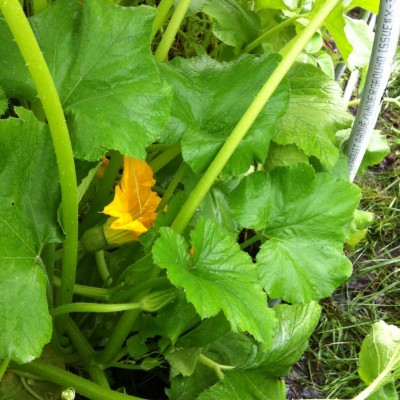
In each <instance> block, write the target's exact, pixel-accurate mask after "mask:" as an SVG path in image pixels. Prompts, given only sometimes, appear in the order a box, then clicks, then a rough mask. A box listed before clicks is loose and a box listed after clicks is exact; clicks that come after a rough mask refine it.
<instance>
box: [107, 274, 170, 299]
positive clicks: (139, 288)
mask: <svg viewBox="0 0 400 400" xmlns="http://www.w3.org/2000/svg"><path fill="white" fill-rule="evenodd" d="M168 283H169V279H168V278H167V277H165V276H163V277H161V278H154V279H148V280H147V281H144V282H142V283H138V284H137V285H135V286H133V287H130V288H128V289H125V290H123V291H122V292H119V293H114V294H112V295H111V297H110V301H112V302H114V303H118V302H120V301H126V300H128V299H132V298H133V296H136V295H137V294H139V293H142V292H144V291H145V290H148V289H159V288H161V287H163V286H165V285H166V284H168Z"/></svg>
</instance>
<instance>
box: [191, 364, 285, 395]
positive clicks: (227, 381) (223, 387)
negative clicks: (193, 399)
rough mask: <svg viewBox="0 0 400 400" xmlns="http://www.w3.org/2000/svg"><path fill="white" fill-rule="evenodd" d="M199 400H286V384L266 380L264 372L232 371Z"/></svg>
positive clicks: (279, 381) (274, 380)
mask: <svg viewBox="0 0 400 400" xmlns="http://www.w3.org/2000/svg"><path fill="white" fill-rule="evenodd" d="M197 399H198V400H217V399H218V400H233V399H235V400H243V399H252V400H285V399H286V389H285V382H284V381H281V380H277V379H266V378H265V375H264V373H263V372H262V371H257V370H254V371H231V372H226V373H225V378H224V379H223V380H222V381H220V382H218V383H217V384H215V385H214V386H211V387H210V388H209V389H206V390H205V391H204V392H202V393H201V394H200V396H199V397H197Z"/></svg>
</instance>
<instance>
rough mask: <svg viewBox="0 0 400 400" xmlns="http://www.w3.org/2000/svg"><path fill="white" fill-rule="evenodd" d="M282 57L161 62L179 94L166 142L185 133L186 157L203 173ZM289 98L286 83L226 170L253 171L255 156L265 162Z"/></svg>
mask: <svg viewBox="0 0 400 400" xmlns="http://www.w3.org/2000/svg"><path fill="white" fill-rule="evenodd" d="M278 61H279V56H277V55H269V56H263V57H255V56H252V55H245V56H242V57H239V58H238V59H237V60H235V61H232V62H229V63H219V62H217V61H215V60H213V59H211V58H209V57H196V58H192V59H175V60H173V61H172V62H170V63H168V64H162V65H160V69H161V72H162V75H163V77H164V78H165V79H166V80H167V81H168V82H169V83H170V84H171V85H172V86H173V88H174V92H175V97H174V101H173V105H172V111H171V120H170V122H169V123H168V125H167V127H166V132H165V134H164V136H163V138H162V140H163V141H164V142H169V143H173V142H176V141H178V140H180V138H181V137H182V136H183V139H182V153H183V158H184V160H185V161H186V162H187V163H188V164H189V165H190V166H191V167H192V168H193V170H194V171H196V172H197V173H201V172H203V171H204V170H205V169H206V168H207V167H208V165H209V164H210V162H211V161H212V160H213V159H214V157H215V155H216V154H217V152H218V151H219V149H220V148H221V147H222V145H223V144H224V143H225V141H226V139H227V137H228V136H229V134H230V133H231V131H232V130H233V128H234V127H235V125H236V124H237V123H238V121H239V119H240V118H241V116H242V115H243V113H244V112H245V111H246V109H247V107H248V106H249V105H250V104H251V102H252V101H253V99H254V97H255V96H256V94H257V93H258V91H259V90H260V89H261V87H262V85H263V84H264V82H265V80H266V79H267V78H268V76H270V75H271V73H272V72H273V70H274V69H275V67H276V65H277V63H278ZM232 82H235V84H234V85H233V84H232ZM288 97H289V92H288V87H287V82H286V81H285V82H283V83H281V84H280V86H279V87H278V88H277V90H276V91H275V93H274V94H273V96H272V97H271V99H270V100H269V102H268V104H267V105H266V106H265V107H264V109H263V111H262V112H261V113H260V115H259V117H258V118H257V120H256V121H255V123H254V124H253V125H252V127H251V128H250V130H249V132H248V133H247V135H246V137H245V138H244V139H243V140H242V141H241V143H240V144H239V146H238V148H237V150H236V151H235V153H234V154H233V155H232V157H231V159H230V161H229V162H228V163H227V165H226V167H225V169H224V172H225V173H227V174H234V175H239V174H241V173H243V172H245V171H247V169H248V168H249V166H250V165H251V164H252V163H253V162H254V160H256V161H258V162H261V163H263V162H264V160H265V157H266V155H267V153H268V147H269V143H270V140H271V137H272V135H273V133H274V129H275V123H276V121H277V119H278V118H279V117H280V116H282V115H283V114H284V112H285V111H286V108H287V103H288ZM238 99H240V101H238Z"/></svg>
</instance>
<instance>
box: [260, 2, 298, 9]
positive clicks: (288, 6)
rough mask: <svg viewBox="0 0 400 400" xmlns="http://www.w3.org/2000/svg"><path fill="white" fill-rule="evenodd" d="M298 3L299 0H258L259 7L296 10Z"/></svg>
mask: <svg viewBox="0 0 400 400" xmlns="http://www.w3.org/2000/svg"><path fill="white" fill-rule="evenodd" d="M297 5H298V1H297V0H256V6H257V8H272V9H277V10H285V9H287V10H289V11H294V10H295V9H296V8H297Z"/></svg>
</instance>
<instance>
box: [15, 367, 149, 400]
mask: <svg viewBox="0 0 400 400" xmlns="http://www.w3.org/2000/svg"><path fill="white" fill-rule="evenodd" d="M13 369H14V370H16V371H21V372H28V373H30V374H33V375H37V376H40V377H41V378H44V379H46V380H48V381H50V382H54V383H56V384H57V385H60V386H62V387H73V388H74V389H75V391H76V392H77V393H79V394H80V395H82V396H85V397H87V398H88V399H91V400H144V399H142V398H140V397H135V396H130V395H127V394H123V393H118V392H114V391H113V390H110V389H106V388H103V387H101V386H100V385H97V384H96V383H93V382H91V381H89V380H87V379H84V378H81V377H80V376H77V375H75V374H72V373H70V372H67V371H65V370H63V369H61V368H59V367H55V366H54V365H52V364H50V363H48V362H45V361H39V360H36V361H33V362H31V363H29V364H23V365H17V364H13Z"/></svg>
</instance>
